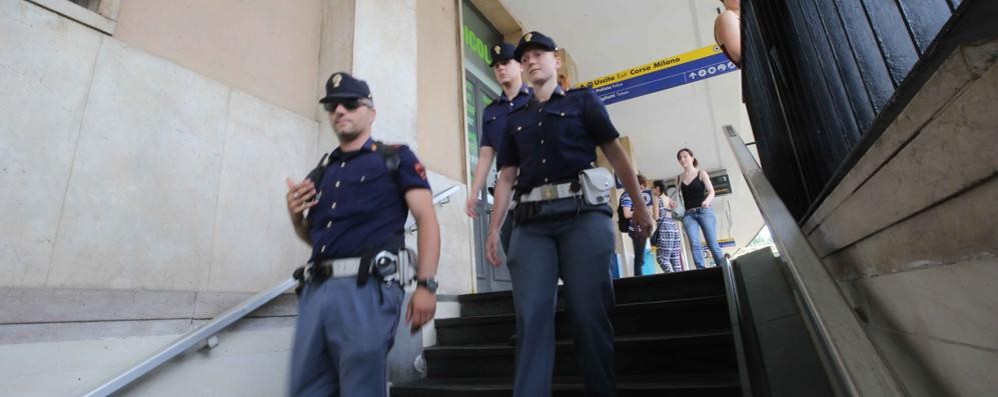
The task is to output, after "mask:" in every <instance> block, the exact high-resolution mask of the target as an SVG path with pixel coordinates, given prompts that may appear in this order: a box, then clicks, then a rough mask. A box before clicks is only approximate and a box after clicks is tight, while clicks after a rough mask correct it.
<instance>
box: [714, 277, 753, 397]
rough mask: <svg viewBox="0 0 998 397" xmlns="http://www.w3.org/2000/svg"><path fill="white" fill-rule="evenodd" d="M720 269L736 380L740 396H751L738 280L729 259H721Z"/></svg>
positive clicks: (750, 381)
mask: <svg viewBox="0 0 998 397" xmlns="http://www.w3.org/2000/svg"><path fill="white" fill-rule="evenodd" d="M720 266H721V270H722V274H723V276H724V290H725V292H726V295H727V300H728V318H729V319H730V320H731V335H732V336H733V337H734V340H735V357H736V359H737V361H738V381H739V382H740V383H741V386H742V397H752V380H751V377H750V376H749V367H748V360H747V359H746V358H745V342H744V335H742V324H744V323H745V321H747V319H745V318H743V317H742V316H743V314H744V310H743V309H742V303H741V300H740V299H739V297H738V293H739V291H738V282H737V281H735V270H734V269H733V268H732V266H731V261H729V260H721V264H720Z"/></svg>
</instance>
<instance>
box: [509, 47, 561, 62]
mask: <svg viewBox="0 0 998 397" xmlns="http://www.w3.org/2000/svg"><path fill="white" fill-rule="evenodd" d="M534 48H540V49H542V50H544V51H554V50H555V49H554V48H552V47H549V46H547V45H546V44H541V43H527V44H524V45H521V46H518V47H516V52H514V53H513V58H514V59H516V60H517V61H519V60H521V59H523V53H524V52H527V51H528V50H531V49H534Z"/></svg>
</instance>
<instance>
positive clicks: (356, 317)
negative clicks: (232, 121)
mask: <svg viewBox="0 0 998 397" xmlns="http://www.w3.org/2000/svg"><path fill="white" fill-rule="evenodd" d="M319 102H320V103H322V104H323V106H324V107H325V109H326V111H328V112H329V121H330V124H332V127H333V131H334V132H335V133H336V137H337V139H338V140H339V147H338V148H336V149H335V150H333V151H332V153H330V154H329V155H328V157H326V156H323V160H322V161H320V165H319V167H317V168H316V170H314V171H313V172H312V173H311V174H309V177H308V178H306V179H305V180H303V181H301V182H298V183H295V182H294V181H293V180H291V179H290V178H289V179H288V181H287V184H288V193H287V204H288V213H289V215H290V216H291V222H292V223H293V224H294V228H295V232H296V233H297V234H298V236H299V237H300V238H301V239H302V240H304V241H305V242H306V243H308V244H309V245H311V246H312V256H311V259H310V261H309V263H308V265H306V266H305V267H304V268H301V269H299V270H297V271H296V272H295V276H296V278H299V282H300V288H301V290H300V295H299V303H298V320H297V324H296V328H295V339H294V347H293V349H292V356H291V375H290V394H291V395H293V396H384V395H385V394H386V383H387V381H386V370H387V357H388V350H389V349H390V348H391V347H392V344H393V342H394V336H395V329H396V327H397V325H398V321H399V310H401V307H402V300H403V297H404V292H403V290H402V282H404V281H408V280H401V279H400V275H399V274H400V273H399V270H400V269H401V268H402V266H403V265H402V264H401V263H399V262H400V257H404V256H405V255H404V253H405V252H406V251H405V249H404V244H405V242H404V234H403V226H404V224H405V220H406V217H407V216H408V213H409V211H410V210H411V211H412V214H413V217H414V218H415V219H416V224H417V225H418V227H419V236H418V248H419V264H418V270H417V272H416V276H415V280H416V284H417V287H416V289H415V291H414V292H413V294H412V299H411V300H410V302H409V307H408V309H407V310H406V321H409V322H410V323H411V328H412V330H417V329H419V328H420V327H422V326H423V325H424V324H426V323H427V322H429V321H430V320H431V319H432V318H433V314H434V311H435V310H436V295H435V293H436V280H435V279H434V275H435V273H436V268H437V259H438V257H439V254H440V229H439V227H438V224H437V218H436V214H435V213H434V209H433V204H432V198H431V193H430V185H429V183H428V182H427V179H426V170H425V168H424V167H423V165H422V164H420V162H419V160H418V159H416V156H415V154H413V153H412V151H411V150H409V148H408V147H406V146H391V145H383V144H380V143H378V142H376V141H373V140H372V139H371V125H372V123H374V119H375V116H376V115H377V111H376V110H375V108H374V101H373V98H372V96H371V92H370V90H369V89H368V87H367V84H366V83H365V82H364V81H361V80H357V79H355V78H354V77H352V76H350V75H349V74H347V73H335V74H333V75H332V76H331V77H330V78H329V80H328V81H327V82H326V96H325V97H323V98H322V99H321V100H320V101H319ZM306 210H308V214H307V216H306V215H305V211H306Z"/></svg>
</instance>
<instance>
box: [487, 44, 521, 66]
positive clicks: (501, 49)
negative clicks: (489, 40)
mask: <svg viewBox="0 0 998 397" xmlns="http://www.w3.org/2000/svg"><path fill="white" fill-rule="evenodd" d="M515 53H516V46H514V45H512V44H510V43H505V42H504V43H499V44H496V45H494V46H492V63H490V64H489V66H496V64H497V63H499V62H502V61H505V60H507V59H515V60H516V61H517V62H520V58H516V57H515V56H514V55H513V54H515Z"/></svg>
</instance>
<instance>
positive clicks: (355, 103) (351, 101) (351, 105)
mask: <svg viewBox="0 0 998 397" xmlns="http://www.w3.org/2000/svg"><path fill="white" fill-rule="evenodd" d="M322 105H323V107H325V108H326V111H327V112H330V113H332V112H335V111H336V107H337V106H339V105H343V108H344V109H346V110H357V108H359V107H361V106H370V105H369V104H368V102H367V101H366V100H364V99H363V98H344V99H337V100H332V101H329V102H326V103H323V104H322Z"/></svg>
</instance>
